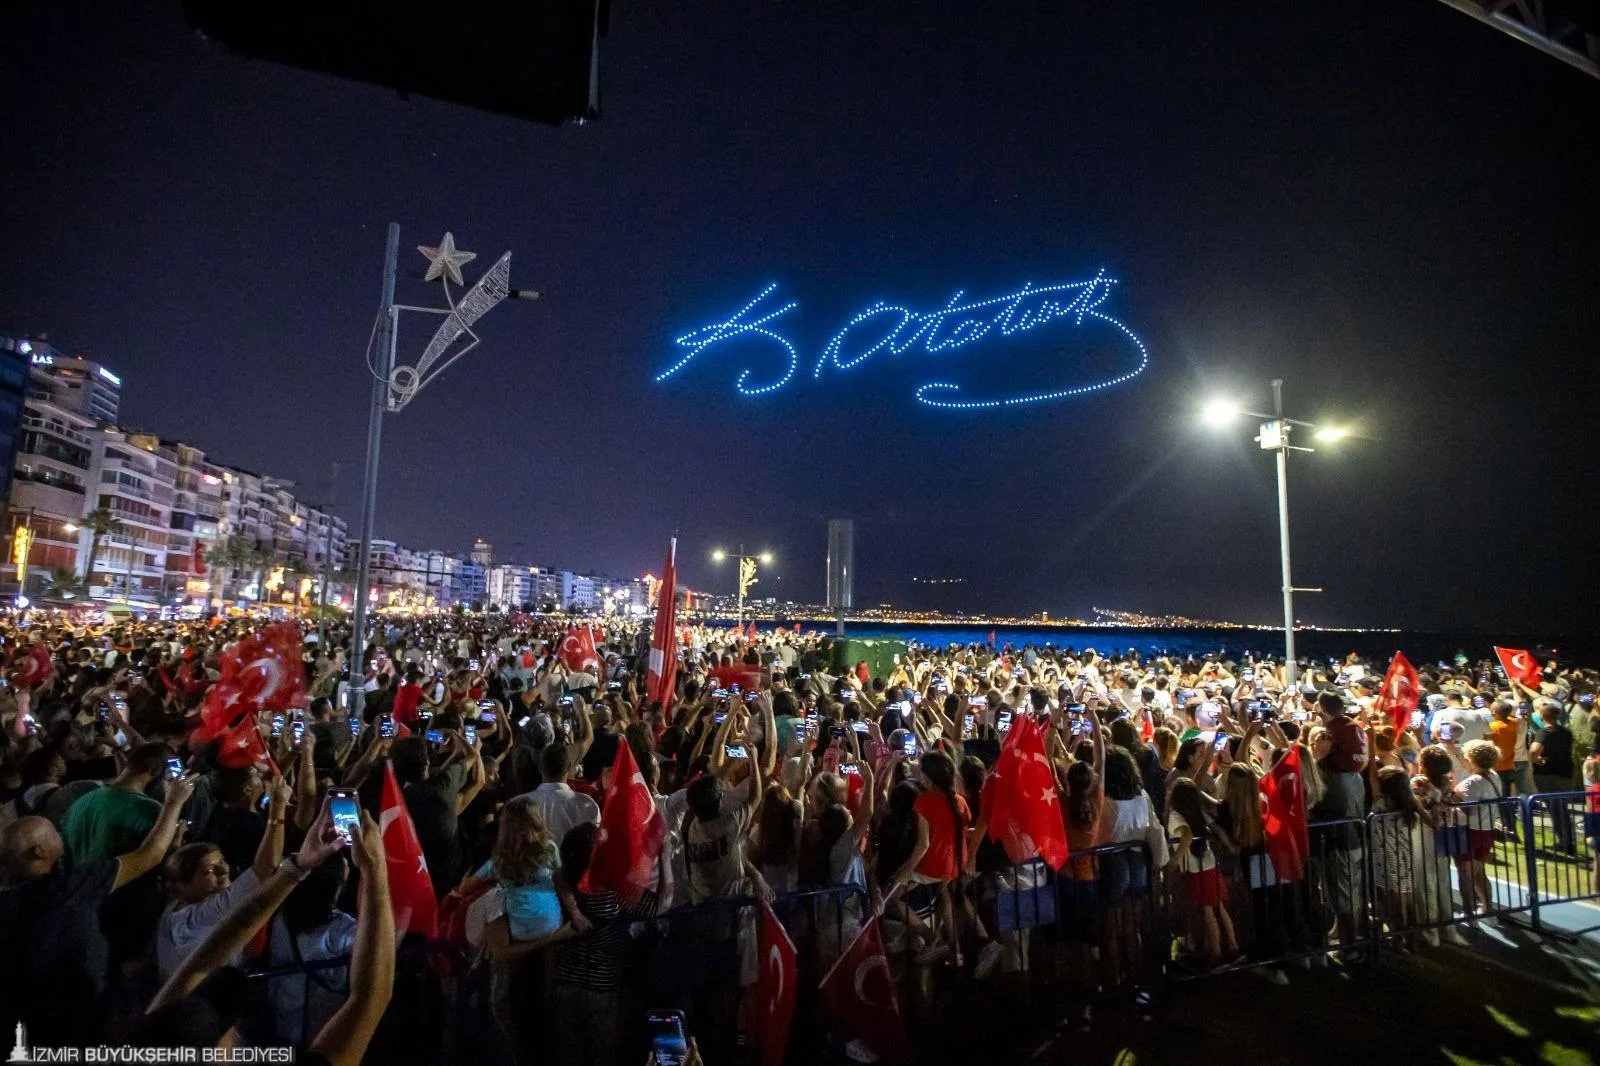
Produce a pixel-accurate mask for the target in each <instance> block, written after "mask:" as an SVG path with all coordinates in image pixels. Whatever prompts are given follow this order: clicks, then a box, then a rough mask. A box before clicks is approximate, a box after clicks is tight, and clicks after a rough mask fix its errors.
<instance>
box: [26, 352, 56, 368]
mask: <svg viewBox="0 0 1600 1066" xmlns="http://www.w3.org/2000/svg"><path fill="white" fill-rule="evenodd" d="M28 362H30V363H32V364H33V365H34V366H55V365H56V357H55V356H53V355H46V354H45V353H44V352H34V353H33V354H32V355H30V356H28Z"/></svg>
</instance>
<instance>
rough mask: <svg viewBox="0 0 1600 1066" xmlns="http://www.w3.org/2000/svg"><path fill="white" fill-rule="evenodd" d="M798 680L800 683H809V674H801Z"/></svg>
mask: <svg viewBox="0 0 1600 1066" xmlns="http://www.w3.org/2000/svg"><path fill="white" fill-rule="evenodd" d="M800 680H801V681H810V680H811V675H810V674H801V675H800Z"/></svg>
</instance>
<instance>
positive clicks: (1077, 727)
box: [1072, 718, 1083, 736]
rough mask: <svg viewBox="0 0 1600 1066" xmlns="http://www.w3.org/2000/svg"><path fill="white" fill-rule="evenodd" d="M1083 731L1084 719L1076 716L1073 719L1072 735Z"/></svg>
mask: <svg viewBox="0 0 1600 1066" xmlns="http://www.w3.org/2000/svg"><path fill="white" fill-rule="evenodd" d="M1082 732H1083V721H1082V720H1081V719H1078V718H1074V719H1073V720H1072V735H1073V736H1078V735H1079V734H1080V733H1082Z"/></svg>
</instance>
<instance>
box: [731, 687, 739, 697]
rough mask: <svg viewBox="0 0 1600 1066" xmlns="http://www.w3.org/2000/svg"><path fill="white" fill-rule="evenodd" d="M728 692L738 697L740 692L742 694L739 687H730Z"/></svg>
mask: <svg viewBox="0 0 1600 1066" xmlns="http://www.w3.org/2000/svg"><path fill="white" fill-rule="evenodd" d="M728 691H729V692H730V693H732V694H733V695H735V696H737V695H738V694H739V692H740V689H739V686H738V685H729V686H728Z"/></svg>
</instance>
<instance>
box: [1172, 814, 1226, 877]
mask: <svg viewBox="0 0 1600 1066" xmlns="http://www.w3.org/2000/svg"><path fill="white" fill-rule="evenodd" d="M1188 828H1189V823H1188V822H1187V821H1185V820H1184V817H1183V815H1181V814H1179V813H1178V812H1177V811H1172V810H1169V811H1168V812H1167V835H1168V836H1171V837H1174V838H1176V837H1177V836H1178V831H1179V830H1180V829H1188ZM1190 831H1191V832H1193V830H1190ZM1197 835H1198V834H1197ZM1181 851H1182V853H1183V854H1182V856H1181V857H1180V859H1179V862H1180V864H1181V866H1180V869H1182V870H1183V872H1184V873H1186V874H1197V873H1203V872H1205V871H1206V870H1210V869H1212V868H1213V867H1215V866H1216V865H1217V857H1216V855H1214V854H1212V851H1211V842H1210V841H1209V840H1207V841H1206V842H1205V844H1204V846H1203V850H1202V851H1201V852H1200V855H1199V856H1198V857H1196V855H1195V853H1194V849H1193V847H1187V848H1182V849H1181Z"/></svg>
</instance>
